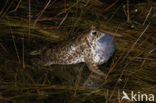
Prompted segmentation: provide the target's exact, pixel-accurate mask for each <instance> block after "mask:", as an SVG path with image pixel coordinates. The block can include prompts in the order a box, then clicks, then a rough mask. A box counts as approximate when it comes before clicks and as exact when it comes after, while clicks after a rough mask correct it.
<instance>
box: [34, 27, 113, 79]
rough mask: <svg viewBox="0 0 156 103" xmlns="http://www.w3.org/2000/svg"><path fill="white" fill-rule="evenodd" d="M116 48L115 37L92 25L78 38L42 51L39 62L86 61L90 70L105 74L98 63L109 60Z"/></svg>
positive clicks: (46, 63) (71, 62) (41, 63)
mask: <svg viewBox="0 0 156 103" xmlns="http://www.w3.org/2000/svg"><path fill="white" fill-rule="evenodd" d="M114 48H115V45H114V40H113V37H112V36H111V35H110V34H106V33H102V32H99V31H97V30H96V28H95V27H94V26H92V27H91V28H90V30H89V32H87V33H83V34H81V35H79V36H78V37H77V38H76V39H72V40H70V41H67V42H65V43H64V44H63V45H60V46H57V47H54V48H50V49H48V50H46V51H45V52H43V53H41V54H40V59H39V60H38V62H37V64H38V65H43V66H50V65H52V64H64V65H67V64H76V63H81V62H85V63H86V64H87V66H88V68H89V70H90V71H92V72H94V73H95V74H97V75H99V76H104V73H103V72H102V71H101V70H100V69H99V68H98V65H100V64H102V63H105V62H107V61H108V59H109V58H110V57H111V56H112V54H113V52H114ZM32 62H35V61H32Z"/></svg>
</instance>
